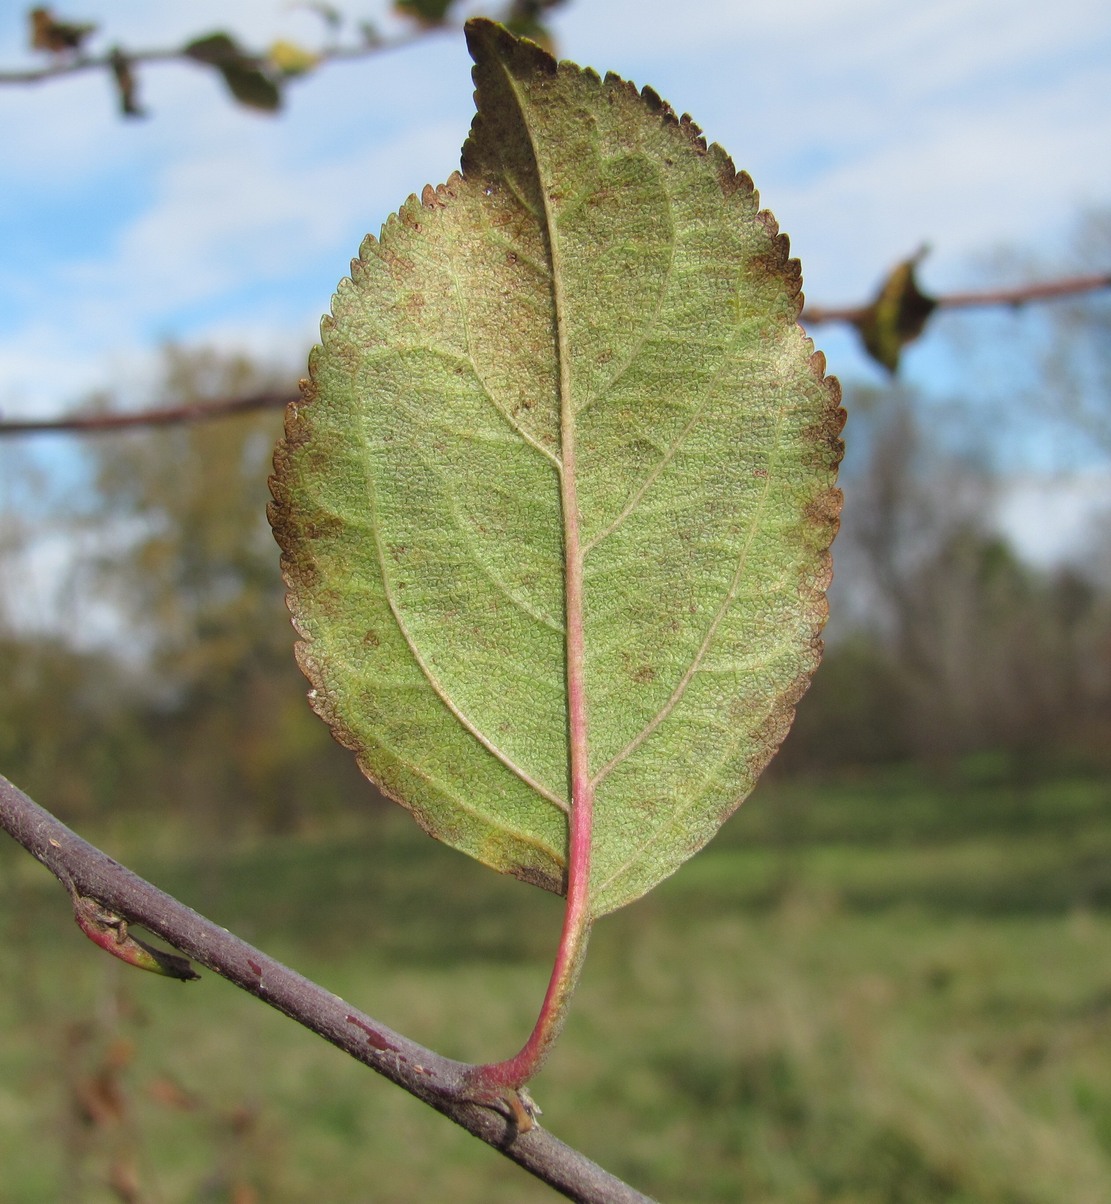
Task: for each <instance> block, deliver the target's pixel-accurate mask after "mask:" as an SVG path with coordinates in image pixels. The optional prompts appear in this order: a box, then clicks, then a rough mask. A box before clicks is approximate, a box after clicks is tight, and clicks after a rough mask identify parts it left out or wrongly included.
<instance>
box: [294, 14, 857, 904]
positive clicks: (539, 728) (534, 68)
mask: <svg viewBox="0 0 1111 1204" xmlns="http://www.w3.org/2000/svg"><path fill="white" fill-rule="evenodd" d="M467 32H468V40H469V43H470V47H471V52H472V54H473V56H474V59H475V62H476V67H475V71H474V77H475V82H476V86H477V92H476V103H477V110H478V112H477V116H476V118H475V120H474V123H473V125H472V128H471V133H470V137H469V139H468V141H467V143H466V145H465V146H464V148H463V161H462V173H461V174H455V175H453V176H452V177H451V178H450V179H449V180H448V181H447V183H446V184H443V185H441V186H440V187H438V188H436V189H431V188H426V189H425V191H424V195H423V197H422V198H421V199H418V198H417V197H415V196H413V197H410V198H409V200H408V201H407V202H406V203H405V205H404V206H402V208H401V210H400V212H399V213H398V214H397V215H394V216H391V217H390V219H389V220H388V221H387V223H386V225H385V227H384V228H383V231H382V235H381V238H380V240H375V239H373V238H371V237H368V238H367V239H366V240H365V242H364V244H363V246H362V248H361V251H360V256H359V259H358V260H357V261H355V262H354V263H353V264H352V273H351V277H350V279H346V280H344V281H342V282H341V284H340V287H339V291H338V293H337V294H336V296H335V298H334V300H333V309H332V316H331V317H329V318H326V319H325V320H324V323H323V334H322V340H323V345H322V346H321V347H317V348H316V349H315V351H314V353H313V356H312V358H311V361H310V373H311V379H310V381H309V382H308V383H307V385H306V387H305V393H304V399H303V400H302V401H301V402H300V403H299V404H297V405H294V406H292V407H291V408H290V410H289V413H288V414H287V420H286V437H285V440H284V441H283V443H282V444H280V445H279V448H278V452H277V455H276V457H275V467H276V476H275V479H274V481H273V483H272V488H273V492H274V497H275V501H274V503H273V505H272V507H271V519H272V522H273V524H274V530H275V535H276V538H277V540H278V542H279V544H280V546H281V548H282V551H283V558H282V563H283V571H284V574H285V578H286V581H287V583H288V586H289V598H290V608H291V611H292V613H293V617H294V623H295V626H296V628H297V630H298V632H299V634H300V636H301V641H300V643H299V644H298V651H297V655H298V659H299V662H300V664H301V667H302V668H303V670H304V672H305V673H306V675H307V676H308V678H309V680H310V682H311V683H312V686H313V690H312V693H311V695H310V697H311V699H312V703H313V706H314V708H315V709H316V710H317V712H318V713H319V714H320V715H321V716H322V717H323V718H324V719H325V720H326V721H327V722H328V723H329V724H330V725H331V727H332V730H333V732H334V733H335V735H336V737H337V739H339V740H340V741H341V743H343V744H345V745H347V746H348V747H350V748H352V749H354V751H355V752H356V754H357V756H358V760H359V764H360V766H361V767H362V769H363V771H364V773H365V774H366V775H367V776H368V777H370V778H371V779H372V780H373V781H374V782H376V783H377V784H378V785H379V786H380V787H381V788H382V790H383V791H384V792H385V793H387V794H388V795H390V796H391V797H392V798H394V799H396V800H397V801H398V802H400V803H402V804H403V805H404V806H406V807H408V808H409V809H410V810H411V811H412V812H413V814H414V815H415V816H416V818H417V820H418V822H419V823H420V824H421V825H422V826H423V827H424V828H426V830H427V831H429V832H430V833H431V834H432V835H434V836H436V837H437V838H439V839H440V840H443V841H445V842H447V843H448V844H451V845H453V846H455V847H456V848H459V849H462V850H463V851H465V852H467V853H469V854H470V855H472V856H473V857H476V858H478V859H479V860H480V861H483V862H485V863H486V864H488V865H490V866H492V867H493V868H495V869H498V870H501V871H504V872H507V873H511V874H515V875H516V876H518V877H520V878H523V879H525V880H527V881H530V882H533V883H536V884H537V885H540V886H543V887H546V888H547V889H550V890H554V891H563V890H564V889H565V880H566V862H567V843H568V816H569V812H570V809H571V807H572V805H573V803H572V800H571V798H570V789H569V720H568V690H567V680H568V661H567V652H566V645H565V631H566V628H567V625H568V622H569V620H570V621H572V622H574V621H575V620H576V617H578V618H581V625H582V630H583V642H584V653H583V660H582V665H581V670H582V673H581V676H582V680H583V683H584V686H585V703H586V729H585V737H586V741H587V745H588V749H589V753H588V761H589V770H590V775H591V779H592V782H593V786H594V831H593V856H592V865H591V880H590V912H591V914H592V915H595V916H597V915H601V914H603V913H604V912H607V911H612V910H614V909H615V908H617V907H620V906H622V905H623V904H625V903H627V902H629V901H631V900H632V899H635V898H637V897H638V896H639V895H641V894H643V893H644V892H645V891H647V890H649V889H650V888H651V887H652V886H653V885H655V884H656V883H657V882H658V881H660V880H661V879H662V878H664V877H666V876H667V875H668V874H670V873H671V872H672V871H674V870H675V869H676V868H677V867H678V865H679V864H681V862H683V861H684V860H685V859H686V858H687V857H689V856H690V855H691V854H692V853H694V852H695V851H697V850H698V849H699V848H701V847H702V845H704V844H705V843H706V841H707V840H709V839H710V837H711V836H712V835H713V834H714V832H715V831H716V830H717V828H718V826H719V825H720V824H721V823H722V822H723V821H724V819H725V818H726V817H727V816H728V815H729V814H730V813H731V812H732V811H733V810H734V809H735V808H736V807H737V806H738V805H739V803H740V802H741V801H742V800H743V799H744V797H745V796H746V795H747V794H748V793H749V791H750V790H751V788H752V786H753V784H754V783H755V781H756V778H757V777H758V775H759V774H760V772H761V771H762V770H763V768H764V766H765V765H766V764H767V762H768V760H769V759H770V758H771V756H772V754H773V753H774V752H775V750H776V748H777V747H778V746H779V744H780V742H781V741H782V739H783V737H784V735H785V734H786V732H787V729H788V727H789V725H790V722H791V719H792V717H793V714H794V707H795V704H796V702H797V700H798V699H799V697H800V696H801V695H802V693H803V692H804V690H805V688H806V686H807V684H808V682H809V679H810V675H811V674H812V672H813V670H814V669H815V667H816V665H817V662H818V660H819V657H820V654H821V643H820V639H819V633H820V630H821V627H822V624H823V622H824V620H825V617H826V602H825V589H826V587H827V585H828V582H829V577H830V559H829V553H828V549H829V545H830V542H831V540H832V538H833V535H834V532H835V530H836V525H837V519H838V514H839V511H840V501H841V499H840V494H839V493H838V491H837V490H836V488H835V485H834V481H835V475H836V466H837V463H838V461H839V459H840V455H841V443H840V439H839V432H840V428H841V424H842V419H843V414H842V411H841V410H840V408H839V391H838V388H837V385H836V382H835V381H834V380H832V379H831V378H826V377H825V376H824V374H823V373H824V361H823V359H822V357H821V356H820V355H817V354H815V353H814V352H813V348H812V345H811V344H810V342H809V341H808V340H807V339H806V338H805V336H804V335H803V333H802V332H801V330H800V329H799V327H798V326H797V324H796V319H797V316H798V313H799V310H800V307H801V302H802V298H801V292H800V288H801V276H800V273H799V268H798V263H797V261H795V260H792V259H790V258H789V257H788V244H787V239H786V238H785V237H784V236H783V235H780V234H779V233H778V228H777V226H776V224H775V221H774V219H773V218H772V217H771V216H770V215H769V214H768V213H766V212H761V211H759V203H758V198H757V195H756V193H755V192H754V190H753V188H752V183H751V181H750V180H749V179H748V177H747V176H746V175H744V174H740V175H738V174H737V173H736V171H735V169H734V167H733V165H732V163H731V161H730V160H729V158H728V157H727V156H726V154H725V153H724V152H723V151H722V150H721V148H720V147H718V146H716V145H713V146H709V147H707V146H706V144H705V142H704V141H703V140H702V138H701V136H700V132H699V130H698V128H697V127H696V126H695V125H693V124H692V123H691V121H690V120H689V118H686V117H683V118H681V119H680V118H677V117H676V116H675V115H674V113H673V112H672V111H671V109H670V108H668V107H667V105H665V104H664V103H663V102H662V101H660V100H659V98H658V97H657V96H656V95H655V94H654V93H653V92H651V91H650V90H648V89H645V90H644V91H643V92H639V93H638V91H637V90H636V89H635V88H634V87H633V86H632V85H631V84H628V83H626V82H624V81H623V80H621V79H618V78H617V77H615V76H612V75H610V76H607V77H606V78H605V79H604V80H601V79H599V77H598V76H597V75H596V74H594V73H593V72H591V71H584V70H581V69H579V68H578V67H576V66H574V65H573V64H570V63H560V64H558V65H557V64H556V63H555V62H554V60H553V59H551V58H550V57H549V56H548V55H547V54H546V53H544V52H543V51H541V50H540V49H539V48H538V47H536V46H534V45H532V44H531V43H528V42H520V41H517V40H515V39H514V38H513V37H512V36H511V35H509V34H508V33H506V32H505V31H504V30H503V29H501V28H500V27H498V26H496V25H494V24H492V23H490V22H487V21H472V22H470V23H469V24H468V30H467ZM572 448H573V449H574V456H573V457H572V456H571V455H570V452H571V449H572ZM569 459H571V460H572V462H573V464H574V482H573V483H574V486H575V490H576V491H577V513H576V514H565V513H564V509H565V507H564V505H563V503H562V501H561V497H563V498H565V497H566V490H563V491H561V477H562V474H564V473H565V472H567V471H568V469H567V462H568V460H569ZM572 527H573V528H574V534H575V535H576V536H577V538H578V541H579V545H580V547H581V551H582V557H581V568H582V583H583V592H582V602H581V606H582V610H581V615H578V616H576V615H574V614H570V615H569V613H568V609H567V607H568V599H567V596H566V595H565V550H566V548H567V546H568V539H569V536H570V533H571V528H572ZM572 605H573V603H572Z"/></svg>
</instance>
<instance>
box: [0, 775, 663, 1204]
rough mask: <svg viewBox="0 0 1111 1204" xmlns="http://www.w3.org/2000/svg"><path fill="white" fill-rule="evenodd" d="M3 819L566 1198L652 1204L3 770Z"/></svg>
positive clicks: (87, 883)
mask: <svg viewBox="0 0 1111 1204" xmlns="http://www.w3.org/2000/svg"><path fill="white" fill-rule="evenodd" d="M0 827H2V828H3V829H4V830H5V831H7V832H8V833H9V835H10V836H12V838H13V839H14V840H16V841H17V842H18V843H19V844H21V845H22V846H23V847H24V848H25V849H26V850H27V851H28V852H29V853H31V854H32V856H34V857H36V858H37V859H38V860H39V861H41V862H42V863H43V865H45V866H46V868H47V869H48V870H50V872H51V873H52V874H53V875H54V876H55V877H56V878H57V879H58V880H59V881H60V882H61V883H62V884H63V885H64V886H66V888H67V889H68V890H70V891H71V892H73V893H75V894H76V895H78V896H80V897H83V898H85V899H89V900H95V901H96V902H97V903H99V904H101V905H102V906H103V908H104V909H105V910H106V911H108V912H111V913H116V914H117V915H118V916H122V917H124V918H126V920H127V921H129V922H133V923H136V924H141V925H142V926H143V927H144V928H146V929H148V930H149V931H151V932H153V933H155V934H157V935H158V936H160V937H161V938H162V939H163V940H165V941H168V942H169V943H170V944H171V945H173V946H174V947H175V948H176V949H179V950H181V952H183V953H186V954H188V955H189V956H190V957H191V958H193V959H195V960H196V961H198V962H200V963H201V964H202V965H204V966H207V967H208V968H209V969H210V970H212V971H214V972H215V973H216V974H219V975H220V977H221V978H226V979H227V980H228V982H231V983H234V984H235V985H236V986H237V987H239V988H241V989H242V990H244V991H247V992H249V993H250V994H251V995H254V996H255V997H256V998H258V999H261V1000H262V1001H263V1002H264V1003H268V1004H269V1005H270V1006H271V1007H273V1008H276V1009H277V1010H278V1011H279V1012H282V1013H284V1014H285V1015H287V1016H289V1017H290V1018H291V1019H293V1020H295V1021H297V1023H298V1024H301V1025H303V1026H304V1027H305V1028H307V1029H309V1030H310V1031H311V1032H314V1033H317V1034H318V1035H319V1036H321V1037H323V1038H324V1039H325V1040H326V1041H330V1042H331V1043H332V1044H333V1045H335V1046H337V1047H338V1048H339V1049H342V1050H343V1051H344V1052H345V1053H347V1054H350V1055H351V1057H353V1058H355V1059H356V1060H357V1061H359V1062H362V1063H363V1064H364V1065H366V1066H369V1067H370V1068H371V1069H372V1070H375V1071H377V1072H378V1073H379V1074H381V1075H383V1076H384V1077H385V1078H387V1079H389V1080H390V1082H392V1083H396V1084H397V1085H398V1086H399V1087H403V1088H404V1089H405V1090H406V1091H408V1092H409V1094H410V1095H414V1096H416V1097H417V1099H419V1100H423V1101H424V1103H426V1104H428V1105H429V1106H430V1107H432V1108H435V1109H436V1110H437V1111H438V1112H442V1113H443V1114H444V1115H445V1116H447V1117H449V1118H450V1119H451V1120H453V1121H455V1123H456V1124H457V1125H460V1126H462V1127H463V1128H464V1129H466V1130H467V1131H468V1132H469V1133H472V1134H474V1136H475V1137H478V1138H479V1139H480V1140H481V1141H484V1142H486V1144H487V1145H490V1146H493V1147H494V1149H496V1150H498V1151H499V1152H500V1153H502V1154H504V1155H505V1156H506V1157H507V1158H509V1159H511V1160H512V1161H513V1162H516V1163H517V1165H518V1166H521V1167H523V1168H524V1169H525V1170H526V1171H528V1172H529V1173H530V1174H533V1175H535V1176H536V1177H537V1178H538V1179H541V1180H543V1181H544V1182H545V1183H547V1184H549V1185H550V1186H551V1187H553V1188H555V1189H556V1191H559V1192H561V1193H562V1194H563V1195H565V1196H567V1197H568V1198H569V1199H571V1200H579V1201H583V1202H584V1204H651V1201H650V1199H649V1197H648V1196H644V1195H642V1194H641V1193H640V1192H638V1191H636V1190H634V1189H633V1188H631V1187H629V1186H628V1184H626V1183H624V1182H622V1181H621V1180H620V1179H618V1178H616V1177H615V1176H613V1175H611V1174H609V1173H608V1172H607V1171H605V1170H603V1169H602V1168H601V1167H599V1166H598V1165H596V1164H595V1163H594V1162H591V1161H590V1159H588V1158H587V1157H586V1156H585V1155H583V1154H580V1153H579V1152H578V1151H577V1150H575V1149H573V1148H572V1147H570V1146H568V1145H565V1144H564V1143H563V1142H561V1141H559V1140H558V1139H557V1138H555V1137H553V1136H552V1135H551V1134H550V1133H548V1132H547V1131H546V1130H544V1129H542V1128H541V1127H540V1126H539V1125H535V1126H534V1127H533V1128H532V1129H530V1130H529V1131H528V1132H519V1131H518V1130H517V1128H516V1126H515V1124H514V1123H513V1121H512V1120H511V1119H509V1118H507V1117H505V1116H502V1115H501V1114H500V1113H499V1112H496V1111H494V1110H493V1109H491V1108H485V1107H481V1106H479V1105H477V1104H473V1103H468V1102H464V1101H461V1100H460V1099H459V1098H458V1092H459V1091H460V1090H461V1087H462V1084H463V1078H464V1075H465V1073H466V1072H467V1071H468V1070H470V1069H472V1068H471V1067H469V1066H468V1065H467V1063H464V1062H456V1061H453V1060H452V1059H450V1058H444V1057H441V1056H440V1055H439V1054H437V1053H434V1052H433V1051H432V1050H430V1049H425V1048H424V1047H423V1046H421V1045H418V1044H417V1043H416V1042H414V1041H410V1040H409V1039H408V1038H407V1037H403V1036H401V1035H400V1034H399V1033H395V1032H393V1031H392V1030H391V1029H389V1028H387V1027H386V1026H385V1025H384V1024H381V1023H379V1021H377V1020H375V1019H373V1017H371V1016H368V1015H366V1014H365V1013H364V1012H360V1011H358V1010H357V1009H356V1008H353V1007H352V1006H351V1005H350V1004H347V1003H345V1002H344V1001H343V1000H342V999H339V998H338V997H337V996H335V995H333V994H332V993H331V992H330V991H326V990H325V989H324V988H323V987H320V986H317V985H316V983H313V982H310V981H309V980H308V979H306V978H303V977H302V976H301V975H300V974H297V973H295V972H294V971H293V970H290V969H288V968H287V967H286V966H283V965H282V964H281V963H280V962H276V961H274V960H273V958H270V957H267V955H266V954H265V953H262V952H261V951H259V950H258V949H255V948H253V947H252V946H251V945H248V944H246V943H245V942H244V941H241V940H240V939H239V938H238V937H236V936H233V935H232V934H231V933H229V932H228V931H226V930H225V929H223V928H220V927H218V926H217V925H216V924H213V923H212V921H211V920H207V919H205V918H204V917H203V916H201V915H198V914H197V913H196V912H195V911H192V910H191V909H190V908H188V907H186V906H185V905H184V904H183V903H179V902H178V901H177V900H176V899H174V898H172V897H171V896H170V895H167V894H164V893H163V892H162V891H160V890H158V889H157V887H154V886H152V885H151V884H150V883H149V882H146V881H144V880H143V879H142V878H140V877H138V876H137V875H136V874H133V873H132V872H131V871H130V870H129V869H126V868H125V867H124V866H122V865H120V864H119V863H118V862H115V861H113V860H112V859H111V858H110V857H108V856H107V855H106V854H104V853H102V852H101V851H100V850H99V849H97V848H94V847H93V846H92V845H91V844H89V843H87V842H86V841H84V840H82V839H81V837H79V836H78V835H77V834H76V833H75V832H72V831H70V829H69V828H67V827H66V826H65V825H64V824H63V823H61V822H60V821H59V820H57V819H55V818H54V816H52V815H51V814H50V813H49V812H47V811H44V810H43V809H42V808H41V807H40V806H38V804H37V803H35V802H33V801H32V800H31V799H30V798H28V797H27V795H25V794H24V793H23V792H22V791H21V790H19V789H17V788H16V787H15V786H13V785H12V784H11V782H9V781H8V780H7V779H6V778H5V777H3V776H0Z"/></svg>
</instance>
